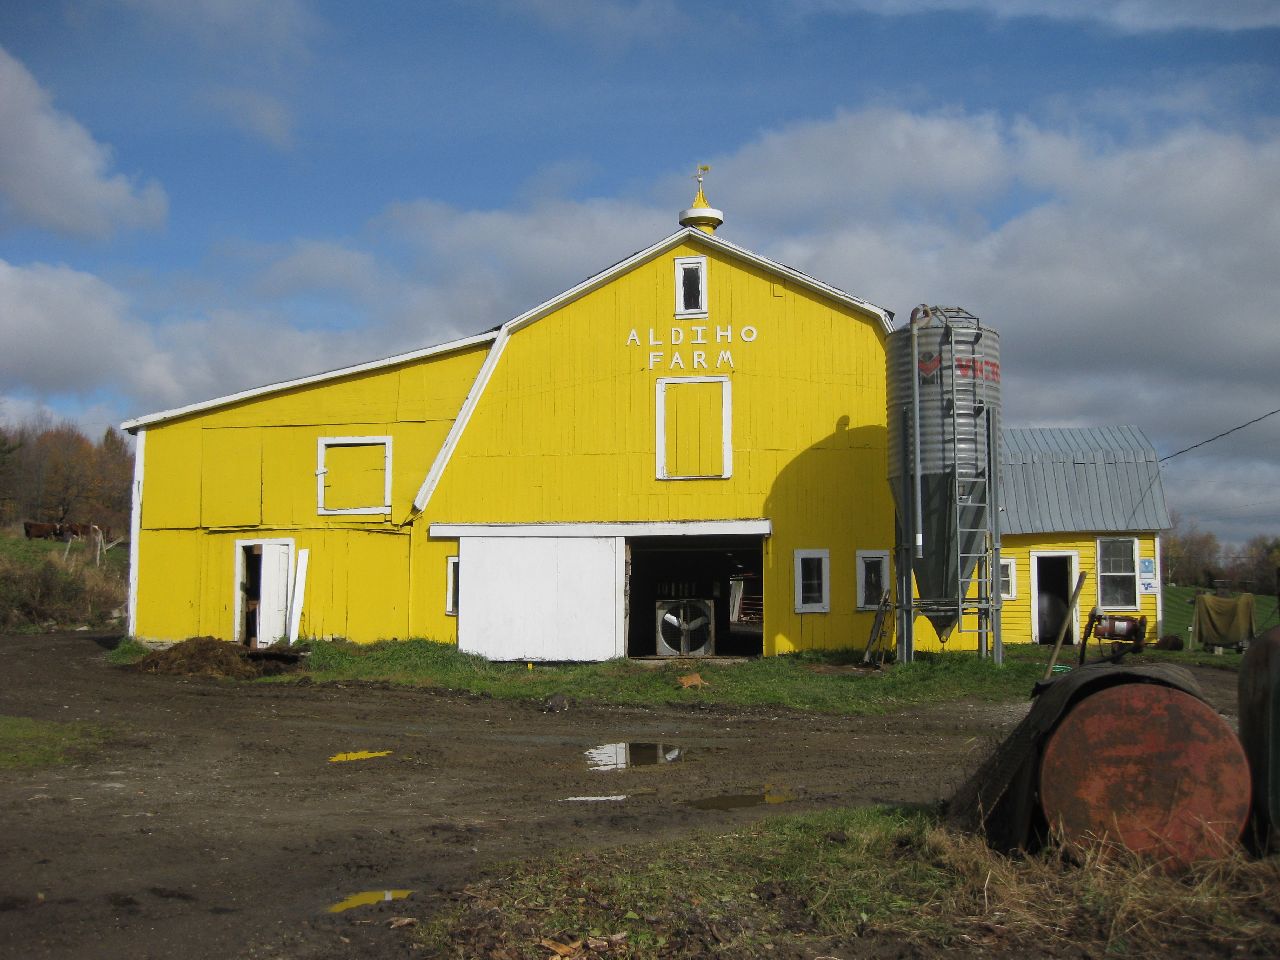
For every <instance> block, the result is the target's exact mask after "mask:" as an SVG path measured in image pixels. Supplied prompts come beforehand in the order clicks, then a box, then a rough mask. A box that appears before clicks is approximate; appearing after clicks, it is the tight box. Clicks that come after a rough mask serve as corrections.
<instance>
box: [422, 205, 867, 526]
mask: <svg viewBox="0 0 1280 960" xmlns="http://www.w3.org/2000/svg"><path fill="white" fill-rule="evenodd" d="M685 242H693V243H699V244H702V245H704V246H709V247H711V248H712V249H714V250H718V251H720V252H722V253H724V254H726V255H728V256H730V257H734V258H736V259H738V260H742V261H745V262H746V263H749V264H751V265H753V266H755V267H757V268H759V269H761V270H765V271H767V272H769V273H773V274H777V275H779V276H782V277H785V278H786V279H788V280H791V281H792V282H794V283H796V284H797V285H799V286H801V287H804V288H805V289H807V290H809V291H811V292H814V293H819V294H821V295H822V296H824V297H829V298H830V299H832V300H836V301H838V302H840V303H843V304H846V305H848V306H851V307H856V308H857V309H859V310H862V311H864V312H866V313H869V314H871V315H872V316H874V317H876V318H877V319H878V320H879V321H880V327H881V329H882V330H883V332H884V333H885V334H886V335H887V334H890V333H892V332H893V320H892V318H891V317H890V315H889V312H888V311H887V310H885V309H884V308H883V307H877V306H876V305H875V304H873V303H870V302H868V301H866V300H862V299H860V298H858V297H855V296H853V295H852V294H848V293H845V292H844V291H843V290H841V289H840V288H838V287H833V286H831V285H830V284H826V283H823V282H822V281H821V280H815V279H814V278H813V277H810V276H808V275H806V274H803V273H801V272H800V271H799V270H795V269H792V268H791V267H788V266H784V265H783V264H781V263H778V262H776V261H774V260H770V259H768V258H767V257H762V256H760V255H759V254H757V253H752V252H751V251H750V250H747V249H745V248H743V247H739V246H737V245H735V244H732V243H730V242H729V241H727V240H722V239H721V238H719V237H717V236H715V235H714V234H707V233H703V232H702V231H701V230H697V229H695V228H693V227H685V228H683V229H681V230H678V231H677V232H675V233H673V234H671V236H669V237H666V238H664V239H662V240H659V241H658V242H657V243H655V244H653V245H652V246H649V247H646V248H645V249H643V250H640V251H639V252H637V253H633V254H632V255H631V256H629V257H627V258H626V259H625V260H620V261H618V262H617V263H615V264H614V265H613V266H612V267H609V268H608V269H607V270H602V271H601V272H600V273H597V274H596V275H595V276H593V277H588V278H587V279H586V280H584V281H582V283H579V284H578V285H577V286H574V287H570V288H569V289H568V290H566V291H564V292H563V293H561V294H559V295H557V296H555V297H552V298H551V299H550V300H546V301H544V302H543V303H540V304H538V306H536V307H534V308H533V309H532V310H528V311H526V312H525V313H522V314H520V316H518V317H514V318H512V319H511V320H508V321H507V322H506V323H504V324H503V325H502V327H501V329H500V330H499V331H498V335H497V338H496V339H495V340H494V342H493V346H492V347H490V349H489V356H488V357H486V358H485V361H484V364H483V365H482V366H481V367H480V372H479V373H478V374H477V375H476V379H475V382H474V383H473V384H472V385H471V390H470V391H468V393H467V399H466V400H465V401H464V402H463V404H462V409H461V410H460V411H459V412H458V417H457V419H456V420H454V421H453V426H452V427H451V428H450V429H449V435H448V436H447V437H446V438H445V441H444V444H443V445H442V446H441V447H440V452H439V453H438V454H436V459H435V461H434V462H433V463H432V464H431V469H430V470H429V471H428V473H427V476H426V477H425V478H424V479H423V481H422V486H421V487H419V488H418V494H417V496H415V497H414V498H413V509H414V513H415V514H418V513H422V512H423V511H424V510H426V508H427V504H428V503H430V502H431V497H432V495H433V494H434V493H435V491H436V487H437V486H439V484H440V478H441V477H442V476H444V471H445V468H446V467H447V466H448V465H449V461H450V460H451V459H452V458H453V452H454V450H455V449H457V446H458V442H459V440H460V439H461V438H462V433H463V431H464V430H466V428H467V424H468V423H470V422H471V415H472V414H473V413H474V412H475V408H476V406H477V404H479V402H480V398H481V396H483V394H484V391H485V388H486V387H488V385H489V380H490V379H491V378H492V377H493V371H494V370H495V369H496V368H497V365H498V360H499V358H500V357H501V355H502V351H503V348H504V347H505V346H506V342H507V339H508V338H509V337H510V335H511V334H512V333H514V332H515V331H517V330H519V329H521V328H523V327H526V326H528V325H529V324H531V323H534V322H536V321H538V320H541V319H542V318H543V317H545V316H547V315H548V314H550V313H552V312H553V311H555V310H558V309H560V308H561V307H563V306H565V305H566V304H569V303H572V302H573V301H575V300H577V299H579V298H581V297H583V296H586V295H587V294H588V293H590V292H591V291H593V290H595V289H597V288H598V287H602V286H604V285H605V284H606V283H608V282H609V281H611V280H612V279H613V278H614V277H616V276H618V275H620V274H622V273H625V272H626V271H628V270H630V269H631V268H632V267H634V266H637V265H638V264H641V263H643V262H645V261H646V260H649V259H651V258H653V257H656V256H660V255H661V254H663V253H665V252H666V251H668V250H671V249H673V248H674V247H677V246H679V245H680V244H682V243H685Z"/></svg>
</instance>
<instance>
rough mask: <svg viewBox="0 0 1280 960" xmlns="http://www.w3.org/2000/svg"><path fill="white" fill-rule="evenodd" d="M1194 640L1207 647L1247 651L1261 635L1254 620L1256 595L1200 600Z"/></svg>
mask: <svg viewBox="0 0 1280 960" xmlns="http://www.w3.org/2000/svg"><path fill="white" fill-rule="evenodd" d="M1192 623H1193V626H1194V633H1193V636H1194V637H1195V639H1196V640H1198V641H1199V642H1200V645H1201V646H1205V647H1244V646H1246V645H1247V644H1248V643H1249V642H1250V641H1251V640H1253V638H1254V636H1255V635H1256V634H1257V632H1258V631H1257V625H1256V624H1255V623H1254V619H1253V594H1252V593H1242V594H1240V595H1238V596H1235V597H1215V596H1213V595H1212V594H1208V593H1202V594H1199V595H1198V596H1197V597H1196V610H1195V616H1194V618H1193V620H1192Z"/></svg>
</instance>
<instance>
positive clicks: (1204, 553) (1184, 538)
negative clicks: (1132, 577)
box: [1160, 511, 1222, 587]
mask: <svg viewBox="0 0 1280 960" xmlns="http://www.w3.org/2000/svg"><path fill="white" fill-rule="evenodd" d="M1171 520H1172V521H1173V526H1172V527H1170V528H1169V529H1168V530H1166V531H1165V532H1164V533H1162V534H1161V535H1160V566H1161V569H1162V571H1163V573H1164V578H1165V581H1166V582H1167V583H1171V584H1181V585H1182V586H1204V587H1211V586H1213V581H1214V580H1217V579H1220V578H1221V577H1222V545H1221V544H1220V543H1219V542H1218V538H1217V536H1216V535H1215V534H1213V533H1210V532H1209V531H1208V530H1201V529H1200V527H1199V526H1197V525H1196V522H1195V521H1194V520H1187V519H1185V518H1184V517H1182V516H1180V515H1179V514H1178V512H1177V511H1173V512H1172V514H1171Z"/></svg>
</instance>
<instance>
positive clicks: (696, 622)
mask: <svg viewBox="0 0 1280 960" xmlns="http://www.w3.org/2000/svg"><path fill="white" fill-rule="evenodd" d="M763 573H764V538H763V537H760V536H736V535H735V536H699V537H632V538H628V540H627V656H629V657H654V656H668V657H669V656H735V657H754V656H759V655H760V654H761V653H762V652H763V650H764V589H763V583H764V579H763Z"/></svg>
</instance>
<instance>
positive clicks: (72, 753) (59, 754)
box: [0, 716, 105, 770]
mask: <svg viewBox="0 0 1280 960" xmlns="http://www.w3.org/2000/svg"><path fill="white" fill-rule="evenodd" d="M104 736H105V731H104V730H103V729H102V728H101V727H95V726H93V725H92V724H84V723H53V722H50V721H45V720H32V719H31V718H30V717H8V716H0V769H5V770H20V769H29V768H32V767H47V766H53V765H56V764H60V763H69V762H70V761H72V760H74V759H76V758H77V757H78V756H80V755H82V754H83V753H84V752H85V751H87V750H90V749H92V748H93V747H95V746H97V745H98V744H99V743H100V742H101V741H102V739H103V737H104Z"/></svg>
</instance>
